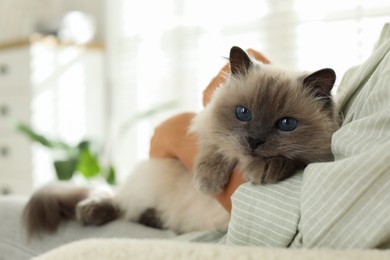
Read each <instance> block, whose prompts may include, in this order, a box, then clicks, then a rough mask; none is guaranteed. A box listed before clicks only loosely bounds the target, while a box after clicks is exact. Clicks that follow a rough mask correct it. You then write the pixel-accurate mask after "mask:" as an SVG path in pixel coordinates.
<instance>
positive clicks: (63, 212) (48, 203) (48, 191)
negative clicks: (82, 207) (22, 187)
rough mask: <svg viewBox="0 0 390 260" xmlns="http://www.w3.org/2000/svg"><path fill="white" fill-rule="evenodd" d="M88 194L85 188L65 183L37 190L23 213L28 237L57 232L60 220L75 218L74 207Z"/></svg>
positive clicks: (49, 185) (53, 184)
mask: <svg viewBox="0 0 390 260" xmlns="http://www.w3.org/2000/svg"><path fill="white" fill-rule="evenodd" d="M88 194H89V189H88V188H86V187H76V186H72V185H70V184H65V183H52V184H48V185H46V186H44V187H42V188H41V189H39V190H37V191H36V192H35V193H34V194H33V195H32V197H31V198H30V200H29V201H28V203H27V205H26V207H25V208H24V212H23V220H24V224H25V226H26V229H27V232H28V235H29V237H32V236H39V235H41V234H43V233H54V232H55V231H57V228H58V226H59V224H60V222H61V220H67V219H71V218H74V217H75V208H76V205H77V204H78V203H79V202H80V201H82V200H84V199H85V198H87V196H88Z"/></svg>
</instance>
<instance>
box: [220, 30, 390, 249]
mask: <svg viewBox="0 0 390 260" xmlns="http://www.w3.org/2000/svg"><path fill="white" fill-rule="evenodd" d="M337 96H338V104H339V106H340V109H341V111H342V112H343V115H344V120H343V125H342V127H341V128H340V130H339V131H337V132H336V133H335V134H334V136H333V139H332V149H333V153H334V154H335V161H334V162H329V163H316V164H311V165H309V166H308V167H307V168H306V169H305V171H304V172H303V175H302V174H297V175H296V176H294V177H293V178H289V179H287V180H285V181H283V182H280V183H277V184H272V185H260V186H253V185H250V184H244V185H242V186H241V187H239V188H238V189H237V191H236V192H235V194H234V195H233V209H232V216H231V222H230V225H229V230H228V233H227V236H226V242H227V243H228V244H234V245H256V246H267V247H289V246H290V247H294V248H299V247H309V248H312V247H331V248H390V24H386V25H385V27H384V29H383V32H382V35H381V37H380V39H379V41H378V43H377V46H376V48H375V50H374V52H373V54H372V55H371V57H370V58H369V59H368V60H367V61H366V62H365V63H363V64H362V65H360V66H357V67H354V68H352V69H350V70H349V71H348V72H347V73H346V74H345V75H344V77H343V80H342V81H341V83H340V88H339V91H338V95H337Z"/></svg>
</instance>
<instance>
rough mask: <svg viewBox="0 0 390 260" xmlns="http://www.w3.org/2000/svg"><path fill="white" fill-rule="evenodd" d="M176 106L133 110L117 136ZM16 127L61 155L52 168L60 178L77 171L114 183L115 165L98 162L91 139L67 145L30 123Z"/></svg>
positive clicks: (96, 151) (173, 104)
mask: <svg viewBox="0 0 390 260" xmlns="http://www.w3.org/2000/svg"><path fill="white" fill-rule="evenodd" d="M176 105H177V102H175V101H170V102H165V103H162V104H159V105H156V106H155V107H153V108H150V109H148V110H146V111H142V112H139V113H135V114H134V115H133V116H132V117H130V118H129V119H128V120H126V122H124V123H123V124H122V127H121V128H120V129H119V133H118V134H117V135H116V137H117V138H120V139H123V138H124V135H125V134H126V133H127V132H128V131H129V129H130V128H132V127H133V126H134V125H136V124H137V123H138V122H139V121H141V120H144V119H146V118H150V117H152V116H154V115H157V114H159V113H161V112H163V111H165V110H167V109H170V108H172V107H175V106H176ZM15 129H16V130H17V131H18V132H20V133H22V134H23V135H25V136H26V137H28V138H29V139H30V140H32V141H34V142H37V143H39V144H41V145H43V146H44V147H46V148H48V149H50V150H52V151H53V152H54V153H60V154H61V155H62V156H61V158H59V159H55V160H54V161H53V164H54V169H55V172H56V175H57V178H58V179H59V180H70V179H71V178H72V177H73V176H74V175H75V174H80V175H81V176H83V177H84V178H86V179H92V178H96V177H101V178H103V179H105V180H106V182H107V183H109V184H112V185H113V184H116V171H115V167H114V166H113V165H112V164H108V166H103V165H102V164H101V163H100V161H99V151H98V149H96V145H94V144H93V143H92V142H91V141H89V140H82V141H81V142H80V143H78V144H77V145H70V144H67V143H65V142H63V141H61V140H51V139H49V138H47V137H45V136H43V135H41V134H39V133H37V132H35V131H34V130H33V129H32V128H31V127H30V126H29V125H27V124H25V123H22V122H18V123H16V124H15Z"/></svg>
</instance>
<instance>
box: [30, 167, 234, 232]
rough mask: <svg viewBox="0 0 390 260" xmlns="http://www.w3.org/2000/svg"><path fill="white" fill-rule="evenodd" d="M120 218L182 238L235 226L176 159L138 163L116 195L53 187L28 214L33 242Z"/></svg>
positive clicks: (35, 196) (61, 185)
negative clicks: (72, 224) (66, 224)
mask: <svg viewBox="0 0 390 260" xmlns="http://www.w3.org/2000/svg"><path fill="white" fill-rule="evenodd" d="M205 208H207V210H204V209H205ZM119 217H121V218H124V219H125V220H129V221H133V222H140V223H141V224H144V225H147V226H151V227H155V228H160V229H171V230H173V231H175V232H176V233H187V232H190V231H196V230H211V229H224V228H226V226H227V224H228V221H229V214H228V213H227V212H226V211H225V209H223V207H222V206H221V205H220V204H219V203H218V202H217V201H216V200H215V199H214V198H212V197H210V196H208V195H205V194H202V193H201V192H199V191H197V190H196V189H195V186H194V185H193V183H192V174H191V173H190V172H188V171H187V170H186V169H185V168H184V166H183V165H182V164H181V163H180V162H179V161H178V160H173V159H172V160H171V159H160V160H159V159H151V160H146V161H144V162H140V163H138V164H137V166H136V167H135V169H134V172H133V173H132V174H130V175H129V177H128V178H127V180H126V182H125V183H123V185H121V186H119V187H118V189H117V190H116V191H114V192H109V191H100V190H90V189H88V188H86V187H75V186H73V185H71V184H68V183H52V184H48V185H46V186H44V187H42V188H41V189H39V190H38V191H37V192H35V193H34V194H33V196H32V197H31V199H30V200H29V202H28V204H27V205H26V207H25V210H24V221H25V224H26V227H27V230H28V233H29V234H30V235H31V236H34V235H38V236H39V235H41V234H43V233H53V232H54V231H56V230H57V227H58V226H59V224H60V222H61V221H62V220H64V219H71V218H76V219H77V220H78V221H80V222H81V223H83V224H85V225H102V224H105V223H107V222H109V221H111V220H114V219H116V218H119Z"/></svg>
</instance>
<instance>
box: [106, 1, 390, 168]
mask: <svg viewBox="0 0 390 260" xmlns="http://www.w3.org/2000/svg"><path fill="white" fill-rule="evenodd" d="M106 4H107V8H106V9H107V14H108V16H107V30H106V31H107V42H108V54H109V67H110V72H109V80H110V86H111V118H110V120H111V134H112V135H113V136H115V135H116V134H117V132H118V129H119V128H120V126H121V125H122V124H123V122H125V121H126V119H127V118H129V117H130V116H131V115H133V114H134V113H136V112H137V111H144V110H146V109H148V108H151V107H153V106H156V105H157V104H161V103H163V102H167V101H171V100H177V101H180V102H179V105H178V106H177V107H176V109H175V110H171V111H169V112H167V113H165V114H164V116H168V115H169V114H172V113H176V112H180V111H186V110H197V109H200V104H201V102H200V100H201V92H202V90H203V88H204V87H205V86H206V85H207V84H208V82H209V80H210V79H211V78H212V77H213V76H214V75H215V73H216V72H217V71H218V69H219V68H220V67H221V66H222V65H223V64H224V63H225V62H226V60H225V59H224V58H223V57H226V56H227V55H228V53H229V49H230V47H231V46H233V45H237V46H240V47H242V48H248V47H252V48H255V49H258V50H260V51H262V52H263V53H264V54H266V56H268V57H269V58H270V59H271V60H272V61H273V62H274V63H276V64H280V65H282V66H284V67H287V68H290V69H299V70H309V71H310V70H316V69H320V68H323V67H332V68H334V69H335V71H336V73H337V74H338V79H340V78H341V76H342V75H343V73H344V72H345V70H346V69H347V68H349V67H351V66H353V65H355V64H357V63H360V62H362V61H363V60H364V59H365V58H366V57H367V56H368V55H369V54H370V52H371V49H372V47H373V45H374V41H375V40H376V39H377V37H378V35H379V33H380V30H381V28H382V26H383V24H384V23H385V22H387V21H388V20H389V14H390V3H389V1H384V0H371V1H368V0H359V1H356V0H354V1H352V0H349V1H339V0H327V1H309V0H272V1H271V0H268V1H260V0H242V1H240V2H237V1H222V0H215V1H206V0H199V1H191V0H166V1H158V0H145V1H131V0H114V1H107V3H106ZM164 116H161V117H160V118H157V119H156V118H154V119H153V120H148V121H142V123H141V124H139V125H138V126H137V127H136V128H134V129H132V130H131V131H130V132H129V133H128V134H127V137H123V140H122V141H121V142H120V145H119V146H115V145H114V146H115V147H114V150H115V151H116V154H115V156H114V157H115V158H116V163H117V164H118V165H119V168H120V169H123V170H125V171H127V170H128V168H131V167H132V163H133V162H135V161H137V160H139V159H141V158H145V157H147V153H148V147H149V146H148V145H149V139H150V137H151V135H152V133H153V128H154V126H155V125H156V124H157V123H158V122H160V121H161V120H162V119H163V118H164ZM119 138H121V137H119Z"/></svg>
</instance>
